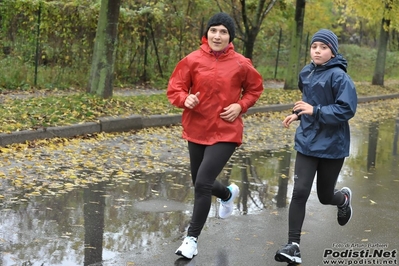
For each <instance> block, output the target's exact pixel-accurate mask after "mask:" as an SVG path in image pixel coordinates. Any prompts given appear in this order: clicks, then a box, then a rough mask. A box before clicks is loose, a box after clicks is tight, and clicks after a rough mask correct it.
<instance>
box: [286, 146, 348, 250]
mask: <svg viewBox="0 0 399 266" xmlns="http://www.w3.org/2000/svg"><path fill="white" fill-rule="evenodd" d="M343 163H344V158H341V159H325V158H317V157H311V156H306V155H303V154H301V153H299V152H297V156H296V160H295V175H294V190H293V192H292V199H291V203H290V207H289V214H288V227H289V231H288V241H289V242H296V243H298V244H299V242H300V237H301V230H302V225H303V220H304V219H305V210H306V202H307V200H308V198H309V194H310V191H311V189H312V184H313V180H314V177H315V174H316V173H317V184H316V187H317V196H318V198H319V201H320V203H322V204H328V205H342V204H343V203H344V202H345V196H344V195H343V194H342V193H341V192H340V191H338V190H336V189H335V185H336V183H337V179H338V176H339V172H340V171H341V168H342V165H343Z"/></svg>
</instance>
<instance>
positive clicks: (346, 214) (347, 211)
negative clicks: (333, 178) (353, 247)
mask: <svg viewBox="0 0 399 266" xmlns="http://www.w3.org/2000/svg"><path fill="white" fill-rule="evenodd" d="M341 192H342V193H343V194H344V195H345V198H346V201H345V203H344V205H342V206H338V216H337V220H338V223H339V225H342V226H343V225H346V224H347V223H348V222H349V221H350V219H351V218H352V213H353V211H352V204H351V201H352V191H351V190H350V189H349V188H348V187H343V188H342V189H341Z"/></svg>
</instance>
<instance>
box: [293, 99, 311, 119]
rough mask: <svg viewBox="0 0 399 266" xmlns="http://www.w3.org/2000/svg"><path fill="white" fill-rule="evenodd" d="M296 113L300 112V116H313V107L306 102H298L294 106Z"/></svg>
mask: <svg viewBox="0 0 399 266" xmlns="http://www.w3.org/2000/svg"><path fill="white" fill-rule="evenodd" d="M292 110H294V112H299V113H298V116H299V115H305V114H306V115H312V114H313V106H312V105H310V104H308V103H305V102H304V101H298V102H296V103H295V104H294V108H293V109H292Z"/></svg>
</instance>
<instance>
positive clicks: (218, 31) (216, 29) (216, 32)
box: [208, 25, 230, 52]
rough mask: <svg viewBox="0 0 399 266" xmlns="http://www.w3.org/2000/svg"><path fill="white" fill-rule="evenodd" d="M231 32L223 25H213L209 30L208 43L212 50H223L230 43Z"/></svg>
mask: <svg viewBox="0 0 399 266" xmlns="http://www.w3.org/2000/svg"><path fill="white" fill-rule="evenodd" d="M229 40H230V34H229V31H228V30H227V28H226V27H225V26H223V25H219V26H211V27H210V28H209V30H208V44H209V46H210V47H211V49H212V51H214V52H219V51H223V50H224V48H226V47H227V45H229Z"/></svg>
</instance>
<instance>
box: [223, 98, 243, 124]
mask: <svg viewBox="0 0 399 266" xmlns="http://www.w3.org/2000/svg"><path fill="white" fill-rule="evenodd" d="M223 110H224V112H222V113H220V118H222V119H223V120H225V121H228V122H233V121H234V120H236V118H237V117H238V116H239V115H240V113H241V111H242V108H241V105H239V104H238V103H232V104H230V105H229V106H227V107H225V108H223Z"/></svg>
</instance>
